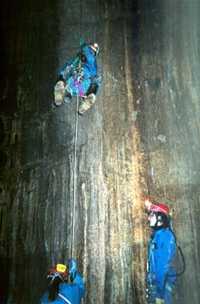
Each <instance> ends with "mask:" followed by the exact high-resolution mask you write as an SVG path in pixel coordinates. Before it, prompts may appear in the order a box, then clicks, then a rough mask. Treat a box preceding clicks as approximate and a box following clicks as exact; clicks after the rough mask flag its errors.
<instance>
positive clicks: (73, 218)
mask: <svg viewBox="0 0 200 304" xmlns="http://www.w3.org/2000/svg"><path fill="white" fill-rule="evenodd" d="M78 107H79V96H78V95H77V98H76V114H75V137H74V168H73V170H74V172H73V210H72V243H71V256H72V257H73V256H74V238H75V210H76V190H77V189H76V188H77V160H76V159H77V156H76V150H77V138H78Z"/></svg>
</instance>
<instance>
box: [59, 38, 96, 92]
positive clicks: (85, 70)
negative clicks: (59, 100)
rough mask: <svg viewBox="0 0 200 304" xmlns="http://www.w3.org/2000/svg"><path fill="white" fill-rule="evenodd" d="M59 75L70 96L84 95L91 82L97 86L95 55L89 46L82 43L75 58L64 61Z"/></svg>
mask: <svg viewBox="0 0 200 304" xmlns="http://www.w3.org/2000/svg"><path fill="white" fill-rule="evenodd" d="M82 58H84V60H83V59H82ZM59 76H62V78H63V79H64V80H65V81H66V84H67V87H66V88H67V91H68V92H69V93H70V94H71V96H77V95H78V96H81V97H84V96H86V95H87V92H88V90H89V88H90V87H91V85H92V84H95V85H96V87H98V86H99V78H98V76H97V61H96V55H95V53H94V51H93V50H92V49H91V48H90V46H89V45H87V44H84V45H83V46H82V47H81V52H80V54H79V55H78V56H77V57H76V58H75V59H73V60H71V61H68V62H66V63H65V65H64V66H63V68H62V69H61V70H60V72H59Z"/></svg>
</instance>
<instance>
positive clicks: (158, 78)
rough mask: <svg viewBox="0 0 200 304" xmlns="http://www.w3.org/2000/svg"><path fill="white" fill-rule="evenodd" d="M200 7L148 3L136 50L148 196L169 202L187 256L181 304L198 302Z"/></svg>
mask: <svg viewBox="0 0 200 304" xmlns="http://www.w3.org/2000/svg"><path fill="white" fill-rule="evenodd" d="M198 11H199V3H197V1H191V2H190V3H188V2H187V1H181V2H179V1H175V2H173V1H166V2H165V3H160V2H159V1H153V2H152V1H150V2H148V1H144V2H143V3H142V5H141V9H140V14H141V15H140V16H141V23H140V24H141V28H140V38H139V47H138V52H137V54H138V65H137V67H138V72H137V73H138V75H139V79H138V91H139V92H140V93H139V96H140V99H141V116H140V126H141V127H140V130H141V133H140V134H141V141H142V143H143V145H144V149H145V155H146V156H147V157H148V159H147V162H148V166H147V171H146V174H145V177H146V181H147V183H148V189H149V192H150V194H152V195H154V196H155V197H158V198H160V199H165V200H166V201H168V202H169V204H170V206H171V207H172V209H173V219H174V220H173V227H174V229H175V231H176V234H177V239H178V241H179V242H180V245H181V247H182V249H183V252H184V254H185V260H186V272H185V274H184V276H182V277H181V278H180V279H179V280H178V286H179V288H180V289H179V290H178V292H177V294H176V302H177V303H187V302H191V303H198V302H199V292H198V285H199V279H200V278H199V241H198V237H197V234H198V231H199V228H200V227H199V220H198V216H197V214H198V212H199V169H198V168H199V165H200V164H199V151H200V150H199V118H198V117H199V94H200V91H199V90H200V88H199V84H198V78H199V72H198V70H199V39H200V32H199V20H198V17H197V15H198Z"/></svg>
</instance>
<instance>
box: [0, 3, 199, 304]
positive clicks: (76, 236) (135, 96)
mask: <svg viewBox="0 0 200 304" xmlns="http://www.w3.org/2000/svg"><path fill="white" fill-rule="evenodd" d="M198 7H199V5H198V3H197V2H196V1H191V2H190V3H188V2H187V1H182V2H180V1H173V2H172V1H171V0H170V1H168V2H167V3H160V1H157V0H156V1H145V0H143V1H140V2H139V4H137V2H134V3H133V1H129V0H126V1H123V2H122V1H117V0H116V1H100V0H95V1H89V0H87V1H84V3H83V1H70V0H68V1H64V2H60V1H57V2H56V3H55V1H43V2H41V3H40V2H37V1H29V2H28V3H27V2H25V1H23V0H21V1H18V3H14V4H13V5H12V6H9V5H8V4H4V10H2V12H1V30H2V33H3V36H2V37H3V38H2V41H3V44H4V48H3V49H2V58H3V62H2V71H3V73H2V74H3V80H2V83H1V109H2V111H1V115H0V119H1V120H0V126H1V133H0V135H1V141H0V153H1V163H0V164H1V175H0V199H1V205H0V227H1V230H0V241H1V246H0V255H1V265H2V272H3V276H2V279H3V280H2V282H1V286H2V288H1V289H2V291H1V289H0V292H1V293H4V294H5V293H6V294H7V303H20V304H23V303H24V304H25V303H36V302H38V299H39V297H40V296H41V294H42V292H43V291H44V290H45V287H46V286H45V273H46V271H47V269H48V268H49V267H50V266H51V265H52V263H56V262H58V261H59V262H66V260H67V259H68V257H70V256H73V257H76V258H77V259H78V260H79V267H80V271H81V272H82V273H83V274H84V277H85V279H86V287H87V293H86V300H85V302H86V303H91V304H92V303H99V304H101V303H110V304H114V303H117V304H121V303H123V304H124V303H130V302H131V303H135V304H138V303H144V301H145V300H144V292H145V282H144V281H145V280H144V274H145V260H146V244H147V238H148V231H147V225H146V220H145V213H144V209H143V201H142V195H143V194H151V195H153V196H156V197H157V198H159V199H162V200H164V201H167V202H168V203H169V205H170V206H171V207H172V209H173V210H174V213H173V217H174V229H175V231H176V233H177V237H178V240H179V242H180V244H181V247H182V249H183V251H184V254H185V258H186V264H187V270H186V273H185V275H184V276H183V277H181V279H180V280H179V282H178V289H177V291H176V296H175V297H176V299H175V300H176V302H177V303H182V304H186V303H188V302H189V301H190V302H191V303H194V304H198V303H199V292H198V285H199V271H197V270H198V268H199V241H198V238H197V235H198V231H199V223H198V218H197V215H198V211H199V190H198V184H199V183H198V178H199V170H198V167H199V166H198V165H199V157H198V156H199V155H198V154H199V152H198V151H199V143H198V137H199V123H198V113H199V104H198V96H199V85H198V71H199V69H198V65H199V63H198V56H199V48H198V41H199V26H198V25H199V24H198V23H199V21H198V18H197V12H198ZM82 38H83V39H85V40H86V41H97V42H98V43H99V45H100V48H101V52H100V56H99V58H98V64H99V68H100V74H101V75H102V84H101V89H100V90H99V93H98V97H97V102H96V104H95V105H94V107H93V108H92V109H91V110H90V111H89V112H87V113H86V114H85V115H84V116H81V117H80V116H78V115H77V112H76V110H77V102H78V100H77V99H76V98H74V100H73V102H72V103H71V104H68V105H63V106H61V107H56V108H55V107H54V106H53V105H52V101H53V86H54V83H55V80H56V74H57V72H58V68H60V67H61V66H62V65H63V64H64V63H65V61H66V60H67V59H69V58H70V57H71V56H74V54H76V52H77V51H78V47H79V43H80V39H82ZM8 269H9V272H8V271H7V270H8ZM188 284H189V287H190V288H188V289H187V288H186V286H188ZM1 293H0V294H1Z"/></svg>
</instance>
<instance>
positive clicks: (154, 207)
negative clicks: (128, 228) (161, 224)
mask: <svg viewBox="0 0 200 304" xmlns="http://www.w3.org/2000/svg"><path fill="white" fill-rule="evenodd" d="M149 211H150V212H160V213H164V214H166V215H169V207H168V206H167V205H166V204H163V203H156V204H154V203H152V204H151V206H150V208H149Z"/></svg>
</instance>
